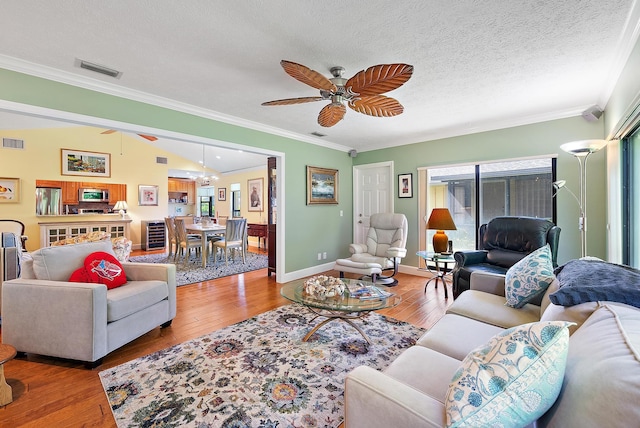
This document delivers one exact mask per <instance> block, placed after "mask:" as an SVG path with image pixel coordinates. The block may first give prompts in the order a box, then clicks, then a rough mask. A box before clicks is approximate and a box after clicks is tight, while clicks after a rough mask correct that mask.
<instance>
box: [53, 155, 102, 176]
mask: <svg viewBox="0 0 640 428" xmlns="http://www.w3.org/2000/svg"><path fill="white" fill-rule="evenodd" d="M61 152H62V159H61V163H62V175H82V176H85V177H111V155H110V154H109V153H98V152H85V151H82V150H71V149H61Z"/></svg>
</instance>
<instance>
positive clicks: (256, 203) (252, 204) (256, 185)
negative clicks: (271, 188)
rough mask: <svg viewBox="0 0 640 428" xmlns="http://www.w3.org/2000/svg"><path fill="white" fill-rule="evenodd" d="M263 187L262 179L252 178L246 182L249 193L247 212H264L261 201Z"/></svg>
mask: <svg viewBox="0 0 640 428" xmlns="http://www.w3.org/2000/svg"><path fill="white" fill-rule="evenodd" d="M263 187H264V179H263V178H253V179H251V180H247V192H248V193H249V211H264V208H263V205H262V200H263V198H264V193H263Z"/></svg>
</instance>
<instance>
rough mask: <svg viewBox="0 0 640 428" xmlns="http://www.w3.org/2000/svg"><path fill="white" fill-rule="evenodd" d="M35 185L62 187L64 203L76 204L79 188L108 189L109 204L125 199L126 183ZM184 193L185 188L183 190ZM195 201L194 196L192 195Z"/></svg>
mask: <svg viewBox="0 0 640 428" xmlns="http://www.w3.org/2000/svg"><path fill="white" fill-rule="evenodd" d="M36 187H57V188H61V189H62V203H63V204H64V205H78V203H79V200H78V191H79V190H80V189H106V190H108V191H109V204H112V205H113V204H115V203H116V202H117V201H126V200H127V185H126V184H114V183H91V182H88V181H59V180H36ZM185 193H186V190H185ZM194 203H195V197H194Z"/></svg>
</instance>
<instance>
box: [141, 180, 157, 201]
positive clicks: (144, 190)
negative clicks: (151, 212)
mask: <svg viewBox="0 0 640 428" xmlns="http://www.w3.org/2000/svg"><path fill="white" fill-rule="evenodd" d="M138 205H149V206H151V205H158V186H146V185H143V184H141V185H139V186H138Z"/></svg>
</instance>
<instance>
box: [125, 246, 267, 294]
mask: <svg viewBox="0 0 640 428" xmlns="http://www.w3.org/2000/svg"><path fill="white" fill-rule="evenodd" d="M245 260H246V262H245V263H242V257H241V256H236V257H235V258H234V259H233V260H232V259H231V258H229V265H228V266H225V264H224V260H222V261H218V266H215V265H214V264H213V258H209V260H208V262H207V267H206V268H203V267H202V260H201V259H200V257H199V256H198V257H196V256H195V255H192V256H191V257H190V258H189V260H188V261H187V262H186V263H184V261H183V259H181V260H179V261H178V262H177V263H175V265H176V284H177V285H178V286H180V285H186V284H193V283H194V282H202V281H207V280H210V279H216V278H222V277H223V276H229V275H237V274H240V273H244V272H249V271H252V270H258V269H264V268H266V267H267V256H266V255H264V254H256V253H251V252H248V251H247V254H246V257H245ZM129 261H130V262H141V263H174V261H173V256H172V257H168V256H167V254H166V253H161V254H148V255H144V256H133V257H129Z"/></svg>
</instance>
